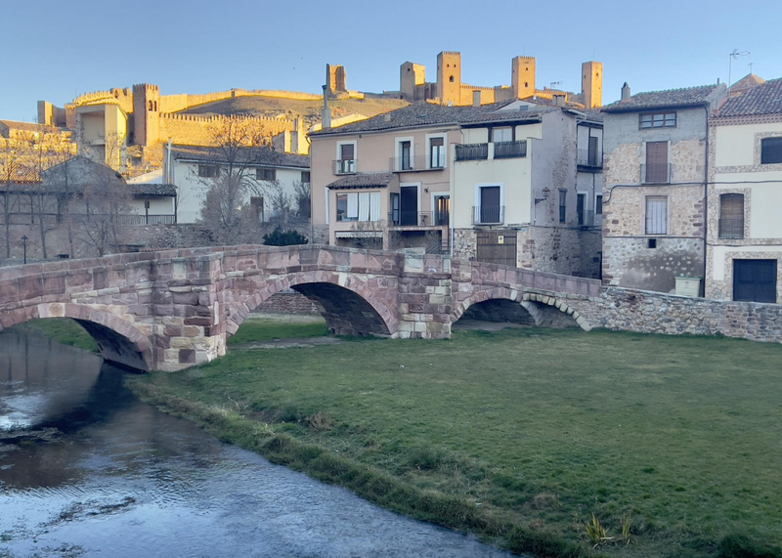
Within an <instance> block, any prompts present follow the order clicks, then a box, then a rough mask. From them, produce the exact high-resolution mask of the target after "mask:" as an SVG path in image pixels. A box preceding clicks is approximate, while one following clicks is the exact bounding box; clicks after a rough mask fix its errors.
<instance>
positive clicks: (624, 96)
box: [622, 82, 633, 101]
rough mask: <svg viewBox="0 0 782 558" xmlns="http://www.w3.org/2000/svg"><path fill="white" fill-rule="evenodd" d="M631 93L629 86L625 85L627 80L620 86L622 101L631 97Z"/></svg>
mask: <svg viewBox="0 0 782 558" xmlns="http://www.w3.org/2000/svg"><path fill="white" fill-rule="evenodd" d="M632 96H633V94H632V93H631V92H630V86H629V85H627V82H625V84H624V85H623V86H622V100H623V101H629V100H630V97H632Z"/></svg>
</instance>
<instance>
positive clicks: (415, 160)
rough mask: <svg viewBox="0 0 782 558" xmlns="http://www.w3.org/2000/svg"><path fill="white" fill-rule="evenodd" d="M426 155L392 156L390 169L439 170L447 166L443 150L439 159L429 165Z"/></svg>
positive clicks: (396, 170) (409, 170) (395, 170)
mask: <svg viewBox="0 0 782 558" xmlns="http://www.w3.org/2000/svg"><path fill="white" fill-rule="evenodd" d="M426 159H427V157H426V156H425V155H418V156H416V157H391V158H389V160H388V170H389V171H391V172H421V171H438V170H443V169H444V168H445V153H444V152H443V153H442V155H441V157H439V160H434V161H432V163H434V164H433V165H428V164H427V163H428V161H427V160H426Z"/></svg>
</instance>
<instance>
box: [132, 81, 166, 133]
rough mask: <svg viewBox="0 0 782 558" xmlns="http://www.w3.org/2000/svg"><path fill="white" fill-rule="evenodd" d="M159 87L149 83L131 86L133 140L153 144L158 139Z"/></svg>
mask: <svg viewBox="0 0 782 558" xmlns="http://www.w3.org/2000/svg"><path fill="white" fill-rule="evenodd" d="M159 105H160V87H159V86H157V85H151V84H149V83H139V84H136V85H134V86H133V142H134V143H135V144H137V145H143V146H148V145H154V144H155V143H157V142H158V140H159V139H160V112H158V111H159Z"/></svg>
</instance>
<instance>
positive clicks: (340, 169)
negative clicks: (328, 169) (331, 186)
mask: <svg viewBox="0 0 782 558" xmlns="http://www.w3.org/2000/svg"><path fill="white" fill-rule="evenodd" d="M334 174H356V160H355V159H337V160H336V161H334Z"/></svg>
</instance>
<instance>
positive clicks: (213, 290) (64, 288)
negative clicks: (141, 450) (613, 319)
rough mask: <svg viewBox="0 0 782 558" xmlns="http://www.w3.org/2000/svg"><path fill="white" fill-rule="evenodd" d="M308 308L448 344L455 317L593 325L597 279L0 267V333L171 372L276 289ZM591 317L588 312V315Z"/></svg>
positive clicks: (368, 264) (362, 331) (324, 263)
mask: <svg viewBox="0 0 782 558" xmlns="http://www.w3.org/2000/svg"><path fill="white" fill-rule="evenodd" d="M289 288H292V289H295V290H296V291H298V292H300V293H302V294H304V295H305V296H307V297H308V298H310V299H311V300H313V301H314V302H315V303H316V305H317V307H318V308H319V309H320V310H321V312H322V314H323V316H324V317H325V319H326V322H327V325H328V327H329V328H330V329H331V331H332V332H334V333H337V334H345V335H375V336H385V337H394V338H395V337H399V338H431V339H441V338H449V337H450V335H451V324H452V323H453V322H455V321H456V320H458V319H459V318H460V317H462V316H463V315H465V312H468V313H470V312H475V311H476V310H477V312H475V314H474V317H478V318H487V317H488V318H495V319H501V320H503V321H504V320H510V321H521V322H526V323H530V324H536V325H548V326H563V325H565V326H566V325H571V326H574V327H576V326H580V327H581V328H583V329H585V330H589V329H590V328H591V325H592V324H591V322H590V318H589V317H588V315H589V314H590V312H589V311H588V310H589V308H590V307H591V306H594V303H595V302H596V301H598V300H599V298H598V297H600V295H601V287H600V283H599V282H598V281H594V280H589V279H580V278H576V277H565V276H558V275H552V274H545V273H536V272H532V271H524V270H521V269H516V268H507V267H503V266H497V265H492V264H482V263H475V262H470V261H462V260H451V259H450V258H448V257H443V256H431V255H420V254H409V253H404V252H384V251H373V250H355V249H348V248H339V247H332V246H293V247H284V248H272V247H268V246H254V245H253V246H232V247H221V248H196V249H183V250H166V251H159V252H142V253H133V254H119V255H113V256H106V257H103V258H96V259H86V260H63V261H56V262H47V263H42V264H30V265H26V266H18V267H7V268H0V329H3V328H8V327H11V326H14V325H17V324H21V323H24V322H26V321H28V320H32V319H38V318H57V317H65V318H73V319H75V320H77V321H78V322H79V323H80V324H81V325H82V326H84V328H85V329H86V330H87V331H88V332H89V333H90V334H91V335H92V336H93V337H94V338H95V339H96V341H97V342H98V344H99V346H100V348H101V352H102V354H103V356H104V357H105V358H106V359H108V360H112V361H114V362H118V363H121V364H125V365H127V366H131V367H133V368H138V369H142V370H178V369H181V368H184V367H187V366H190V365H192V364H197V363H202V362H207V361H209V360H212V359H214V358H216V357H218V356H221V355H223V354H225V351H226V339H227V338H228V337H229V336H231V335H233V334H234V333H235V332H236V330H237V329H238V328H239V326H241V324H242V322H243V321H244V319H245V318H246V317H247V316H248V315H249V314H250V312H252V311H253V310H254V309H255V308H257V307H258V306H259V305H260V304H261V303H262V302H263V301H264V300H266V299H267V298H269V297H270V296H272V295H273V294H275V293H277V292H279V291H281V290H284V289H289ZM591 314H592V315H595V313H594V311H592V312H591Z"/></svg>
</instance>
